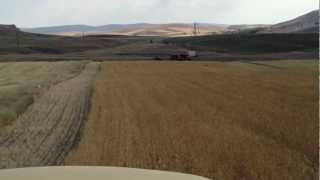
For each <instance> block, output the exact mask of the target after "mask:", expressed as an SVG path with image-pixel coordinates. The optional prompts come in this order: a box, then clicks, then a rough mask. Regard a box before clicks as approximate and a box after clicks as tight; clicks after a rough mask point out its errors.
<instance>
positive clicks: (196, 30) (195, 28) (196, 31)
mask: <svg viewBox="0 0 320 180" xmlns="http://www.w3.org/2000/svg"><path fill="white" fill-rule="evenodd" d="M198 34H200V27H199V24H197V23H193V35H194V36H197V35H198Z"/></svg>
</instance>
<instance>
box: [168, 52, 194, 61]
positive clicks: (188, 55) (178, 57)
mask: <svg viewBox="0 0 320 180" xmlns="http://www.w3.org/2000/svg"><path fill="white" fill-rule="evenodd" d="M196 55H197V54H196V52H195V51H187V52H183V53H179V54H172V55H171V56H170V60H173V61H192V57H196Z"/></svg>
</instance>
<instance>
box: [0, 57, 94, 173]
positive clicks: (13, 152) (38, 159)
mask: <svg viewBox="0 0 320 180" xmlns="http://www.w3.org/2000/svg"><path fill="white" fill-rule="evenodd" d="M66 65H67V64H66ZM97 69H98V66H97V64H94V63H89V64H87V65H86V67H85V69H84V70H83V71H81V73H80V74H79V75H78V76H76V77H74V78H72V79H69V80H66V81H63V82H61V83H59V84H57V85H55V86H53V87H51V88H50V89H48V90H47V91H46V92H44V93H43V94H42V95H41V96H40V97H39V98H37V99H36V100H35V102H34V103H33V104H32V105H30V106H29V107H28V109H27V110H26V111H25V112H24V113H23V114H22V115H21V116H20V117H19V118H18V119H17V120H16V121H14V122H13V123H12V125H11V126H7V127H6V128H2V129H1V132H0V169H1V168H17V167H29V166H46V165H57V164H59V163H60V162H61V161H62V160H63V159H64V156H65V154H66V153H67V152H68V151H69V150H70V148H71V147H72V145H73V143H74V141H75V139H76V136H77V135H78V131H79V129H80V127H81V124H82V121H83V120H84V118H85V117H86V114H87V112H88V108H89V101H90V97H91V89H92V85H93V82H94V78H95V74H96V72H97ZM56 71H59V69H56ZM60 75H61V74H60Z"/></svg>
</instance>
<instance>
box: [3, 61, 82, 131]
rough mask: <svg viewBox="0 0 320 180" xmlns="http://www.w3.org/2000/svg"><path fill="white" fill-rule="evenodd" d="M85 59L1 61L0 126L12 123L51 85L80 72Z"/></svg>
mask: <svg viewBox="0 0 320 180" xmlns="http://www.w3.org/2000/svg"><path fill="white" fill-rule="evenodd" d="M83 67H84V63H79V62H69V63H66V62H60V63H45V62H41V63H0V128H1V127H4V126H7V125H10V124H12V122H13V121H14V120H15V119H16V118H17V117H18V116H19V115H20V114H22V113H23V112H24V111H25V110H26V108H27V107H28V106H29V105H30V104H32V103H33V102H34V99H35V96H38V95H39V94H41V92H42V91H44V90H46V89H47V88H48V87H50V86H51V85H54V84H56V83H58V82H61V81H63V80H66V79H70V78H72V77H74V76H77V75H78V74H79V73H80V72H81V70H82V69H83Z"/></svg>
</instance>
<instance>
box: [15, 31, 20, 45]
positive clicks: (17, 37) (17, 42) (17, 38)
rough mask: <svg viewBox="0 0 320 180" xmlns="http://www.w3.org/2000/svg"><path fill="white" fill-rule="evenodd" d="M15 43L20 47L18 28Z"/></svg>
mask: <svg viewBox="0 0 320 180" xmlns="http://www.w3.org/2000/svg"><path fill="white" fill-rule="evenodd" d="M16 45H17V48H18V49H20V31H19V29H16Z"/></svg>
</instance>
